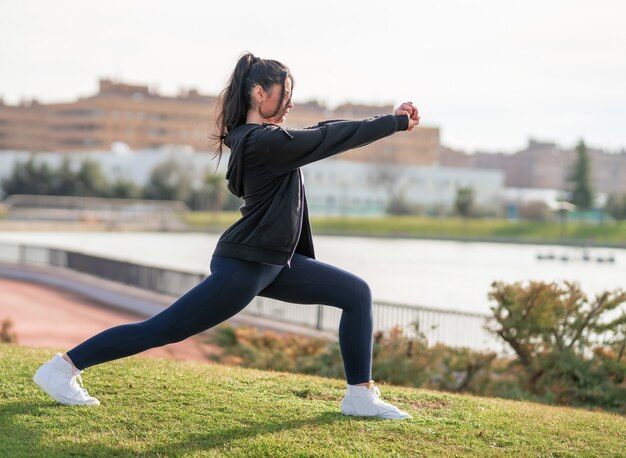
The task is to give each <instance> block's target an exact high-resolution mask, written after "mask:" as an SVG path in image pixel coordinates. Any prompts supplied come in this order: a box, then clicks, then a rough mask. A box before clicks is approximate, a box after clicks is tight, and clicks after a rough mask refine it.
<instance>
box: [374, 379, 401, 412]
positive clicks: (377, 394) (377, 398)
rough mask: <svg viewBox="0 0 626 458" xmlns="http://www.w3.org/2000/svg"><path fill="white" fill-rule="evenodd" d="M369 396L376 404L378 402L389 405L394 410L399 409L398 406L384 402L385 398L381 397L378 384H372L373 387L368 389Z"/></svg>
mask: <svg viewBox="0 0 626 458" xmlns="http://www.w3.org/2000/svg"><path fill="white" fill-rule="evenodd" d="M367 393H368V396H369V397H370V399H371V400H372V402H373V403H374V404H378V405H381V406H385V407H389V408H392V409H394V410H396V409H397V407H396V406H393V405H391V404H387V403H386V402H384V401H383V400H381V399H380V389H379V388H378V387H377V386H376V385H372V389H371V390H367Z"/></svg>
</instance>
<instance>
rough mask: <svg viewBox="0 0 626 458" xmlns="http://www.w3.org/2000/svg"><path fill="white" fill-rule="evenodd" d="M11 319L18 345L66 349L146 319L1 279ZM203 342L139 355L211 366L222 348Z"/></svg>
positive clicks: (2, 308) (1, 298)
mask: <svg viewBox="0 0 626 458" xmlns="http://www.w3.org/2000/svg"><path fill="white" fill-rule="evenodd" d="M6 318H10V319H11V320H12V321H13V326H12V331H13V333H15V334H17V344H18V345H27V346H32V347H61V348H63V349H64V351H67V350H69V349H71V348H73V347H75V346H76V345H78V344H79V343H81V342H83V341H84V340H86V339H88V338H89V337H91V336H93V335H94V334H97V333H99V332H101V331H104V330H105V329H108V328H110V327H112V326H117V325H120V324H126V323H132V322H136V321H143V320H145V319H146V317H144V316H140V315H136V314H132V313H128V312H124V311H118V310H115V309H112V308H109V307H106V306H104V305H102V304H99V303H98V302H95V301H92V300H90V299H86V298H84V297H82V296H80V295H77V294H74V293H71V292H67V291H63V290H60V289H55V288H50V287H48V286H41V285H38V284H34V283H28V282H22V281H16V280H10V279H6V278H0V322H1V321H3V320H4V319H6ZM200 339H201V338H200V336H192V337H190V338H188V339H186V340H183V341H182V342H177V343H174V344H169V345H165V346H163V347H157V348H151V349H149V350H146V351H144V352H142V353H139V354H138V355H139V356H146V357H160V358H172V359H177V360H192V361H205V362H209V361H208V359H207V355H208V354H212V353H215V352H217V351H218V347H216V346H212V345H208V344H204V343H202V342H201V340H200ZM50 356H51V357H52V356H53V355H52V354H51V355H50Z"/></svg>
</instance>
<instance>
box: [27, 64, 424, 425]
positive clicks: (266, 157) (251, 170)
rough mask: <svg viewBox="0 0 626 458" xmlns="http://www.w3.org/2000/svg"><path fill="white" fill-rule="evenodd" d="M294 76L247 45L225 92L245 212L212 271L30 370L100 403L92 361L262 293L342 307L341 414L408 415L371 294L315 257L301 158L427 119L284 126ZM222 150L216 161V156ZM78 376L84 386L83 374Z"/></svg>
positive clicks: (183, 330)
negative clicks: (392, 377)
mask: <svg viewBox="0 0 626 458" xmlns="http://www.w3.org/2000/svg"><path fill="white" fill-rule="evenodd" d="M293 85H294V79H293V77H292V75H291V73H290V71H289V69H288V68H287V67H286V66H285V65H283V64H281V63H280V62H278V61H276V60H270V59H260V58H258V57H255V56H254V55H252V54H250V53H246V54H244V55H242V56H241V57H240V59H239V61H238V62H237V66H236V67H235V70H234V72H233V74H232V76H231V78H230V80H229V83H228V86H227V87H226V88H225V89H224V90H223V91H222V93H221V94H220V97H219V99H218V105H217V106H218V108H219V110H218V115H217V118H216V119H217V130H218V132H219V135H216V136H215V137H214V138H215V139H216V143H218V144H219V147H218V149H217V152H216V156H219V158H221V154H222V145H226V146H227V147H228V148H229V149H230V157H229V160H228V170H227V173H226V179H227V180H228V189H229V190H230V191H231V192H232V193H233V194H235V195H236V196H237V197H242V198H243V199H244V205H243V206H242V207H241V208H240V211H241V214H242V217H241V219H239V220H238V221H237V222H235V223H234V224H233V225H232V226H231V227H229V228H228V229H227V230H226V231H225V232H224V233H223V234H222V235H221V236H220V238H219V241H218V243H217V246H216V248H215V251H214V253H213V256H212V258H211V263H210V268H211V273H210V275H209V276H207V277H206V278H205V279H204V280H202V282H200V283H199V284H198V285H196V286H194V287H193V288H192V289H191V290H189V291H188V292H187V293H185V294H184V295H183V296H181V297H180V298H179V299H178V300H176V302H174V303H173V304H172V305H171V306H170V307H168V308H167V309H165V310H163V311H162V312H160V313H158V314H157V315H155V316H153V317H152V318H149V319H146V320H144V321H141V322H137V323H130V324H124V325H120V326H115V327H112V328H110V329H107V330H105V331H102V332H101V333H99V334H96V335H95V336H93V337H91V338H89V339H87V340H86V341H84V342H83V343H81V344H79V345H78V346H76V347H74V348H72V349H71V350H69V351H67V353H65V354H61V353H57V354H56V355H55V356H54V357H53V358H52V359H50V360H49V361H48V362H46V363H45V364H43V365H42V366H41V367H40V368H39V369H38V370H37V372H36V373H35V375H34V377H33V380H34V381H35V382H36V383H37V384H38V385H39V386H40V387H41V388H42V389H43V390H44V391H46V392H47V393H48V394H49V395H50V396H51V397H52V398H53V399H55V400H56V401H58V402H60V403H62V404H70V405H99V404H100V401H98V400H97V399H96V398H94V397H91V396H89V394H88V393H87V391H86V390H85V389H84V388H83V387H82V378H81V377H80V374H81V373H82V372H83V371H84V370H85V369H86V368H88V367H91V366H94V365H96V364H102V363H104V362H106V361H111V360H114V359H118V358H123V357H126V356H130V355H134V354H136V353H140V352H142V351H144V350H147V349H149V348H153V347H159V346H162V345H167V344H170V343H173V342H179V341H181V340H184V339H186V338H187V337H190V336H192V335H194V334H197V333H200V332H202V331H204V330H206V329H209V328H211V327H213V326H215V325H217V324H218V323H221V322H222V321H225V320H227V319H228V318H230V317H232V316H233V315H235V314H237V313H239V312H240V311H241V310H242V309H243V308H244V307H246V305H248V304H249V303H250V301H252V299H253V298H254V297H255V296H264V297H269V298H274V299H278V300H282V301H287V302H293V303H301V304H323V305H329V306H333V307H338V308H340V309H342V310H343V312H342V315H341V321H340V323H339V343H340V347H341V355H342V358H343V363H344V369H345V374H346V379H347V390H346V394H345V396H344V398H343V400H342V402H341V412H343V413H344V414H346V415H356V416H375V417H381V418H389V419H404V418H411V416H410V415H409V414H408V413H406V412H403V411H401V410H399V409H398V408H397V407H395V406H392V405H390V404H388V403H385V402H383V401H382V400H381V399H380V390H379V389H378V387H377V386H375V385H374V384H373V380H372V341H373V322H372V295H371V291H370V288H369V286H368V284H367V283H366V282H365V281H364V280H362V279H361V278H359V277H358V276H356V275H354V274H352V273H350V272H347V271H345V270H342V269H339V268H337V267H334V266H332V265H329V264H325V263H323V262H321V261H318V260H316V259H315V253H314V250H313V240H312V236H311V226H310V223H309V214H308V209H307V200H306V195H305V188H304V182H303V176H302V172H301V171H300V167H302V166H303V165H306V164H309V163H311V162H315V161H319V160H321V159H324V158H326V157H329V156H332V155H335V154H338V153H341V152H343V151H346V150H349V149H351V148H357V147H360V146H364V145H367V144H369V143H371V142H373V141H375V140H378V139H381V138H383V137H387V136H389V135H391V134H393V133H394V132H398V131H403V130H412V129H413V128H414V127H415V126H416V125H418V124H419V116H418V112H417V109H416V108H415V107H414V106H413V104H412V103H411V102H407V103H403V104H402V105H400V107H398V108H397V109H396V110H395V111H394V113H393V114H386V115H377V116H374V117H371V118H367V119H364V120H361V121H349V120H330V121H323V122H320V123H319V124H317V125H316V126H313V127H307V128H302V129H284V128H282V127H281V126H279V124H280V123H282V122H283V121H284V120H285V117H286V116H287V113H288V112H289V110H290V108H292V107H293V104H292V102H291V98H292V91H293ZM218 160H219V159H218ZM77 378H78V380H80V386H79V385H78V383H77V382H76V379H77Z"/></svg>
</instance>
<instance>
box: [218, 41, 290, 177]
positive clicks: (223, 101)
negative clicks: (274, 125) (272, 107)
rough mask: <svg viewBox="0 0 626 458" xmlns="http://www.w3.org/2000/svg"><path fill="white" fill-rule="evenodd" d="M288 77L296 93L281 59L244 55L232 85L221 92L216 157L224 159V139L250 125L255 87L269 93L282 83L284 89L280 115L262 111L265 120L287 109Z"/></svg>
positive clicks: (237, 67)
mask: <svg viewBox="0 0 626 458" xmlns="http://www.w3.org/2000/svg"><path fill="white" fill-rule="evenodd" d="M287 77H289V79H291V90H292V92H293V86H294V84H295V82H294V80H293V76H292V75H291V72H290V71H289V68H287V66H286V65H283V64H282V63H280V62H278V61H277V60H272V59H261V58H260V57H256V56H254V55H253V54H252V53H250V52H246V53H244V54H243V55H242V56H241V57H240V58H239V60H238V61H237V65H236V66H235V70H234V71H233V73H232V75H231V76H230V79H229V81H228V85H227V86H226V87H225V88H224V89H223V90H222V92H220V94H219V96H218V98H217V100H216V102H215V105H214V109H215V114H216V116H215V130H216V132H217V134H215V135H212V136H211V137H212V138H214V139H215V142H214V143H213V144H218V148H217V151H216V152H215V154H214V155H213V158H215V157H216V156H217V157H219V158H220V159H221V157H222V147H223V144H224V139H225V138H226V137H227V136H228V134H229V133H230V132H232V130H233V129H234V128H235V127H237V126H240V125H241V124H245V123H246V118H247V115H248V110H250V108H251V106H252V104H251V93H252V88H253V87H255V86H256V85H257V84H258V85H261V87H262V88H263V89H264V90H266V91H268V92H269V91H270V90H271V89H272V87H273V86H274V84H280V85H281V87H282V90H281V96H280V103H279V104H278V108H277V109H276V112H275V113H272V114H271V115H269V116H264V115H263V114H262V113H261V112H259V114H260V116H261V117H263V118H265V119H270V118H273V117H275V116H276V115H278V113H279V111H280V110H281V109H283V110H285V109H286V108H283V107H282V105H283V101H284V99H285V80H286V79H287ZM287 105H289V104H287ZM218 165H219V159H218Z"/></svg>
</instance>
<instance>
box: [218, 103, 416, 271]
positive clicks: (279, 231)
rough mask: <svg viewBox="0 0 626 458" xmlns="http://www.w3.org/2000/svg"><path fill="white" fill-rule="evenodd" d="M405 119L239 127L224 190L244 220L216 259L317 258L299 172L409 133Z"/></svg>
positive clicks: (223, 239) (222, 241)
mask: <svg viewBox="0 0 626 458" xmlns="http://www.w3.org/2000/svg"><path fill="white" fill-rule="evenodd" d="M408 127H409V118H408V116H407V115H392V114H389V115H377V116H373V117H371V118H367V119H364V120H361V121H349V120H330V121H322V122H320V123H318V124H317V125H316V126H312V127H305V128H301V129H285V128H283V127H281V126H278V125H276V124H270V123H263V124H242V125H240V126H237V127H236V128H234V129H233V130H232V131H231V132H230V133H229V134H228V135H227V136H226V138H225V139H224V144H225V145H226V146H227V147H228V148H229V149H230V158H229V160H228V170H227V172H226V179H227V180H228V189H229V191H230V192H232V193H233V194H234V195H235V196H237V197H241V198H243V199H244V205H243V206H241V207H240V209H239V210H240V212H241V215H242V217H241V218H240V219H239V220H238V221H236V222H235V223H234V224H233V225H232V226H230V227H229V228H228V229H226V231H225V232H224V233H223V234H222V235H221V236H220V238H219V240H218V242H217V246H216V247H215V251H214V252H213V254H214V255H216V256H228V257H233V258H239V259H244V260H248V261H255V262H261V263H264V264H273V265H282V266H284V265H287V266H289V267H290V266H291V264H290V261H291V258H292V257H293V254H294V252H297V253H300V254H303V255H305V256H308V257H311V258H315V251H314V248H313V238H312V232H311V224H310V222H309V213H308V208H307V201H306V194H305V189H304V179H303V176H302V171H301V170H300V167H302V166H303V165H306V164H310V163H311V162H315V161H319V160H321V159H324V158H326V157H329V156H333V155H335V154H338V153H341V152H344V151H347V150H349V149H353V148H357V147H361V146H365V145H368V144H370V143H372V142H373V141H375V140H378V139H381V138H384V137H387V136H389V135H391V134H393V133H394V132H397V131H402V130H407V129H408Z"/></svg>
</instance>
